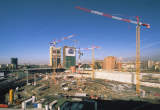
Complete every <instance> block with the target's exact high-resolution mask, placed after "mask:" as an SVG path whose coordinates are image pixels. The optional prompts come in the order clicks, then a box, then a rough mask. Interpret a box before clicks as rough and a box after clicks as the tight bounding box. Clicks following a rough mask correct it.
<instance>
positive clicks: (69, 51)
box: [63, 46, 76, 69]
mask: <svg viewBox="0 0 160 110" xmlns="http://www.w3.org/2000/svg"><path fill="white" fill-rule="evenodd" d="M75 65H76V50H75V48H74V47H68V46H64V47H63V67H64V68H66V69H69V68H70V67H71V66H75Z"/></svg>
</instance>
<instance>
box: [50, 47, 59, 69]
mask: <svg viewBox="0 0 160 110" xmlns="http://www.w3.org/2000/svg"><path fill="white" fill-rule="evenodd" d="M50 66H51V67H54V68H59V67H61V48H60V47H59V48H57V47H54V46H50Z"/></svg>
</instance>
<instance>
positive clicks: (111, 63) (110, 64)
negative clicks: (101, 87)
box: [103, 56, 116, 71]
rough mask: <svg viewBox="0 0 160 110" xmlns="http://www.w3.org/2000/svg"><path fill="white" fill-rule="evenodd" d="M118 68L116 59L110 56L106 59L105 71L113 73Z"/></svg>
mask: <svg viewBox="0 0 160 110" xmlns="http://www.w3.org/2000/svg"><path fill="white" fill-rule="evenodd" d="M115 66H116V57H114V56H108V57H106V58H105V59H104V65H103V69H105V70H106V71H113V70H114V69H115Z"/></svg>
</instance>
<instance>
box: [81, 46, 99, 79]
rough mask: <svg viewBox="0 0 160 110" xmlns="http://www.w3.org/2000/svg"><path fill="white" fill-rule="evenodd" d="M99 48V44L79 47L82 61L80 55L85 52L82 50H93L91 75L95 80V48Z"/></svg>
mask: <svg viewBox="0 0 160 110" xmlns="http://www.w3.org/2000/svg"><path fill="white" fill-rule="evenodd" d="M97 48H100V47H99V46H92V47H91V48H80V49H79V52H78V53H79V61H80V56H82V55H83V53H82V52H81V50H92V74H91V77H92V80H94V73H95V70H94V65H95V52H94V51H95V49H97Z"/></svg>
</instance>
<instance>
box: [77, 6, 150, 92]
mask: <svg viewBox="0 0 160 110" xmlns="http://www.w3.org/2000/svg"><path fill="white" fill-rule="evenodd" d="M75 8H77V9H79V10H82V11H85V12H89V13H92V14H96V15H100V16H104V17H108V18H112V19H115V20H120V21H125V22H128V23H132V24H136V25H137V27H136V93H137V94H138V95H140V27H141V26H145V27H146V28H150V24H145V23H142V22H140V21H139V17H136V18H137V21H133V20H129V19H124V18H121V17H117V16H112V15H110V14H106V13H103V12H99V11H96V10H90V9H87V8H82V7H79V6H77V7H75ZM92 63H93V62H92ZM92 68H93V66H92Z"/></svg>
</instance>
